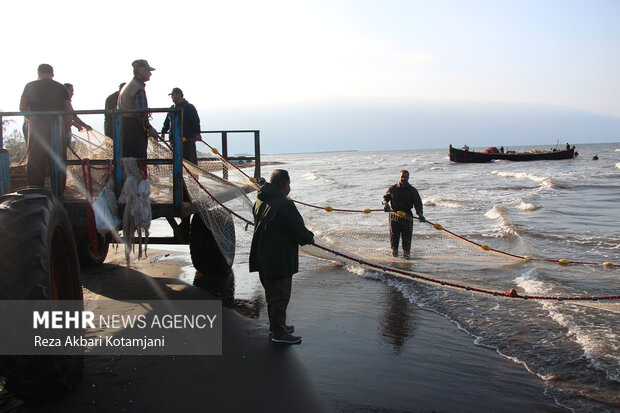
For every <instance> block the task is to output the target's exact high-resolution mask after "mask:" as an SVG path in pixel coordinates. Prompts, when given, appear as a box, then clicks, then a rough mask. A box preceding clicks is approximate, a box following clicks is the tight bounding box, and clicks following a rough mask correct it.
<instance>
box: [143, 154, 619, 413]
mask: <svg viewBox="0 0 620 413" xmlns="http://www.w3.org/2000/svg"><path fill="white" fill-rule="evenodd" d="M571 144H572V143H571ZM576 147H577V151H578V153H579V155H578V156H577V157H576V158H575V159H570V160H559V161H534V162H510V161H503V160H502V161H495V162H491V163H485V164H458V163H453V162H451V161H450V160H449V156H448V148H441V149H425V150H399V151H368V152H362V151H348V152H327V153H301V154H273V155H262V161H263V162H264V166H263V167H262V173H261V174H262V176H264V177H266V178H268V177H269V175H270V174H271V172H272V171H273V170H274V169H276V168H281V169H286V170H287V171H289V174H290V177H291V193H290V195H289V196H290V197H291V198H292V199H294V200H296V201H301V202H302V203H304V204H308V205H313V206H314V207H308V206H306V205H304V204H298V209H299V211H300V213H301V215H302V216H303V217H304V220H305V221H306V225H307V226H308V227H309V228H310V229H311V230H312V231H313V232H314V233H315V235H316V237H315V241H316V242H317V243H322V244H323V243H327V244H328V245H330V246H334V245H336V246H337V247H334V248H337V249H338V250H339V252H341V253H345V254H346V253H353V255H354V256H355V257H358V258H361V259H363V260H368V261H370V262H379V263H380V264H381V265H384V266H386V267H390V268H393V267H394V268H399V269H402V270H405V271H406V272H408V273H411V274H423V275H424V276H426V277H431V278H433V279H435V280H438V281H449V282H453V283H458V284H461V285H467V286H472V287H478V288H482V289H487V290H492V291H499V292H502V291H510V290H511V289H515V290H516V291H517V292H518V293H519V294H521V295H528V296H546V297H565V298H566V297H588V298H595V297H605V296H619V295H620V266H618V265H620V207H619V205H620V143H606V144H583V145H579V144H577V145H576ZM480 149H484V148H471V150H480ZM505 149H506V150H515V151H529V150H531V149H549V147H548V146H534V147H532V146H523V147H519V146H514V147H506V148H505ZM595 156H597V157H598V159H597V160H593V157H595ZM403 169H405V170H408V171H409V172H410V180H409V182H410V183H411V184H412V185H413V186H414V187H416V188H417V190H418V191H419V193H420V196H421V198H422V201H423V205H424V215H425V217H426V219H427V220H428V221H430V222H432V223H434V224H440V225H441V226H442V227H443V228H445V229H448V230H449V231H451V232H453V233H455V234H457V235H458V236H460V237H462V238H464V239H467V240H471V241H474V242H475V243H477V244H484V245H488V246H489V247H491V248H493V249H497V250H500V251H504V252H507V253H510V254H515V255H518V256H527V257H533V258H537V259H548V260H549V261H541V260H533V261H525V260H502V259H499V260H494V259H489V260H484V259H483V260H480V259H477V258H476V259H472V257H478V258H479V257H480V249H479V248H472V246H471V245H470V244H467V243H461V244H460V245H461V247H458V248H456V249H455V248H454V244H455V242H454V240H453V239H452V238H446V237H441V236H438V235H437V231H436V230H435V229H434V228H433V226H432V225H429V224H421V223H419V222H415V223H414V230H413V232H414V235H413V241H412V244H413V253H412V259H411V260H404V259H402V258H393V257H392V256H391V250H390V246H389V241H388V227H387V216H386V214H385V213H384V212H383V211H381V209H382V205H381V200H382V197H383V194H384V193H385V191H386V189H387V187H388V186H389V185H392V184H395V183H397V181H398V178H399V172H400V171H401V170H403ZM252 196H255V194H254V195H250V198H251V199H250V201H252V200H253V198H252ZM326 206H330V207H332V208H334V209H347V210H356V211H361V210H364V209H371V210H373V212H372V213H371V214H364V213H357V214H356V213H346V212H341V213H339V212H337V211H334V212H326V211H325V210H324V207H326ZM316 207H320V208H316ZM237 212H239V213H240V214H241V215H244V216H246V217H247V218H249V219H251V212H250V213H249V215H248V212H249V211H248V210H245V211H237ZM155 226H157V225H155ZM163 226H166V224H165V223H164V224H163ZM244 226H245V229H242V230H241V231H239V228H240V227H241V228H243V227H244ZM243 232H245V234H243ZM243 239H245V241H243ZM248 239H251V228H250V229H249V230H248V226H247V225H245V224H244V225H241V226H237V242H238V251H237V256H236V257H235V265H237V268H241V267H243V268H246V267H247V260H248V254H247V253H248V251H247V249H248V244H249V243H248ZM378 240H379V241H378ZM332 241H333V242H332ZM336 241H337V242H336ZM428 244H432V246H433V248H434V250H435V251H438V252H441V251H442V250H449V251H450V254H448V255H451V257H450V258H449V259H446V257H445V256H442V254H440V253H439V254H430V255H429V254H428V249H425V248H423V246H426V245H428ZM457 244H458V243H457ZM308 257H309V258H308ZM330 259H331V260H333V261H334V262H339V263H340V265H339V266H335V267H333V271H339V272H341V273H342V274H341V275H342V276H344V277H350V278H351V279H356V280H361V281H362V283H361V285H362V286H363V285H367V288H368V289H370V290H372V288H374V287H373V285H375V283H377V282H380V283H384V284H385V285H386V286H387V287H389V288H390V289H392V290H393V291H394V292H395V293H396V294H398V295H399V300H400V299H402V300H406V302H407V303H408V305H414V306H417V307H419V308H420V309H423V310H426V311H430V312H433V313H436V314H439V315H441V316H443V317H445V318H446V319H448V320H449V321H450V322H452V323H454V325H456V326H457V327H458V329H460V330H462V331H463V332H464V333H465V334H467V335H469V336H470V337H471V343H472V344H471V345H472V346H481V347H484V348H488V349H490V350H493V351H496V352H497V353H498V354H500V355H501V356H502V357H504V358H506V359H508V360H510V361H511V362H513V363H515V364H517V365H521V366H523V367H524V368H525V369H527V371H528V372H529V373H531V374H532V375H535V376H537V377H538V378H540V380H542V382H543V383H544V388H545V395H546V397H548V398H549V399H550V400H553V402H554V403H555V404H556V405H557V406H559V407H561V408H564V409H567V410H569V411H574V412H582V411H586V412H618V411H620V300H592V299H590V300H585V301H573V300H569V299H563V300H558V299H549V300H534V299H528V300H524V299H522V298H518V299H515V298H508V297H504V296H494V295H488V294H480V293H475V292H472V291H467V290H463V289H455V288H450V287H448V286H446V285H442V284H440V283H428V282H420V281H419V279H417V280H416V279H415V278H414V279H411V277H402V276H399V275H398V274H395V273H393V272H389V271H388V272H385V271H382V270H381V269H377V268H369V267H368V266H367V265H361V264H359V263H357V262H355V261H350V260H346V259H343V257H342V256H331V257H329V256H327V257H323V258H314V256H313V254H312V251H310V254H309V255H307V256H306V258H304V259H303V265H304V271H309V272H312V271H313V270H316V271H321V268H324V266H325V261H326V260H330ZM559 260H570V261H576V262H586V263H589V264H570V265H560V264H559V263H558V261H559ZM603 263H613V264H616V266H604V265H603ZM186 270H187V274H186V276H185V278H186V281H188V282H191V281H192V280H193V278H194V275H195V272H194V271H193V268H191V266H188V267H187V269H186ZM256 278H257V277H250V278H247V279H246V280H245V281H244V280H243V279H242V277H239V279H238V280H237V279H236V280H235V293H234V294H235V301H237V302H238V304H239V306H240V307H243V302H244V301H245V302H246V304H247V303H248V302H253V301H255V300H256V296H257V295H258V294H260V291H261V287H260V284H259V283H258V282H257V281H256ZM248 280H251V281H248ZM362 288H363V287H362ZM397 301H398V300H397ZM250 305H254V304H251V303H250ZM342 305H343V306H346V305H347V303H346V302H343V303H342ZM240 312H241V313H244V311H243V309H242V308H240ZM250 312H251V311H250ZM251 316H252V317H258V316H257V315H256V314H254V315H251ZM387 322H388V323H389V321H387ZM389 328H390V327H389V326H386V328H385V329H387V330H389ZM500 410H501V408H500Z"/></svg>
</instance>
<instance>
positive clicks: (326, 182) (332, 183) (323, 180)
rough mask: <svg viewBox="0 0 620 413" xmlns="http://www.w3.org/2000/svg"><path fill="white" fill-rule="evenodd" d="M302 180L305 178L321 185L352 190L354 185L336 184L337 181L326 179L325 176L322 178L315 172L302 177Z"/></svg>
mask: <svg viewBox="0 0 620 413" xmlns="http://www.w3.org/2000/svg"><path fill="white" fill-rule="evenodd" d="M304 178H306V179H307V180H309V181H314V182H318V183H319V184H321V185H330V186H336V187H338V188H352V187H354V185H350V184H343V183H341V182H338V181H337V180H335V179H333V178H330V177H327V176H322V175H320V174H318V173H316V172H307V173H306V174H305V175H304Z"/></svg>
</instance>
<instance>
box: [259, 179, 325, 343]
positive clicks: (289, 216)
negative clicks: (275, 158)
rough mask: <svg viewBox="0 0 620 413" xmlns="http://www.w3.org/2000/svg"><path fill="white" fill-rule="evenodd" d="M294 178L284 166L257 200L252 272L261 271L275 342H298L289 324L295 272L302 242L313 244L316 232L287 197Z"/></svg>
mask: <svg viewBox="0 0 620 413" xmlns="http://www.w3.org/2000/svg"><path fill="white" fill-rule="evenodd" d="M290 191H291V179H290V177H289V175H288V172H287V171H285V170H284V169H276V170H275V171H273V173H272V174H271V178H270V183H266V184H265V185H263V186H262V187H261V188H260V189H259V190H258V199H257V200H256V203H254V211H253V212H254V223H255V226H254V235H253V237H252V247H251V249H250V272H254V271H258V274H259V277H260V281H261V284H262V285H263V287H264V288H265V299H266V301H267V312H268V314H269V327H270V332H271V341H273V342H274V343H285V344H297V343H301V337H298V336H294V335H292V333H293V332H294V331H295V329H294V327H293V326H287V325H286V308H287V306H288V303H289V300H290V298H291V285H292V281H293V274H295V273H296V272H297V271H299V245H306V244H310V243H312V241H313V239H314V234H313V233H312V232H311V231H309V230H308V229H307V228H306V226H305V225H304V220H303V218H302V217H301V215H300V214H299V211H297V208H296V207H295V204H294V203H293V201H291V200H290V199H288V198H287V195H288V194H289V192H290Z"/></svg>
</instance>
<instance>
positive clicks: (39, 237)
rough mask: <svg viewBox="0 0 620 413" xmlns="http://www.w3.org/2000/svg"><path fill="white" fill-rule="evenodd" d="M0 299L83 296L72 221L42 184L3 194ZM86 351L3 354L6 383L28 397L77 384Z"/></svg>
mask: <svg viewBox="0 0 620 413" xmlns="http://www.w3.org/2000/svg"><path fill="white" fill-rule="evenodd" d="M0 232H1V233H2V237H0V299H2V300H78V301H82V285H81V282H80V265H79V262H78V259H77V250H76V244H75V240H74V238H73V232H72V228H71V222H70V221H69V218H68V216H67V213H66V211H65V209H64V207H63V205H62V203H61V202H60V200H59V199H58V198H56V197H55V196H53V195H52V194H51V192H50V191H48V190H46V189H43V188H26V189H22V190H19V191H17V192H14V193H10V194H7V195H4V196H1V197H0ZM83 365H84V358H83V356H68V355H65V356H62V355H58V356H57V355H54V356H1V357H0V376H3V377H5V378H6V382H5V387H6V388H7V389H8V390H10V391H12V392H14V393H15V394H17V395H18V396H19V397H21V398H24V399H34V400H50V399H53V398H57V397H59V396H60V395H62V394H64V393H66V392H67V391H70V390H73V389H74V388H75V385H76V383H77V382H78V381H79V379H80V378H81V376H82V367H83Z"/></svg>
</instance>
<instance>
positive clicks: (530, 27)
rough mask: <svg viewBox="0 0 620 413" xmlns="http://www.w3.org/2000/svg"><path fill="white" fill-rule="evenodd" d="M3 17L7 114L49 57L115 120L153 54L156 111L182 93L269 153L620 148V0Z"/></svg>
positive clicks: (148, 7) (85, 6) (147, 6)
mask: <svg viewBox="0 0 620 413" xmlns="http://www.w3.org/2000/svg"><path fill="white" fill-rule="evenodd" d="M3 10H4V12H3V13H2V25H1V26H0V30H1V32H2V38H3V39H4V42H3V45H2V49H3V52H4V53H3V56H4V59H3V63H2V69H1V70H2V76H1V77H0V82H1V83H2V94H1V95H0V109H2V110H4V111H13V110H17V108H18V104H19V98H20V96H21V92H22V90H23V87H24V85H25V84H26V83H27V82H28V81H30V80H34V79H35V78H36V68H37V66H38V65H39V64H40V63H43V62H45V63H50V64H52V65H53V66H54V69H55V74H56V77H55V79H56V80H58V81H60V82H62V83H64V82H70V83H73V84H74V85H75V96H74V100H73V105H74V107H75V108H76V109H102V108H103V103H104V101H105V98H106V96H107V95H109V94H110V93H112V92H114V90H115V89H116V87H117V85H118V84H119V83H120V82H122V81H126V80H129V79H130V78H131V74H132V73H131V70H132V69H131V62H132V61H133V60H135V59H138V58H144V59H148V61H149V63H150V64H151V65H152V66H154V67H155V68H156V70H155V71H154V72H153V76H152V78H151V81H150V82H149V83H148V84H147V95H148V99H149V105H150V106H151V107H167V106H169V105H170V103H171V102H170V99H169V96H168V95H167V94H168V93H169V92H170V90H171V89H172V87H177V86H178V87H180V88H182V89H183V91H184V92H185V96H186V98H187V99H188V100H189V101H190V102H191V103H194V104H195V105H196V107H197V108H198V110H199V113H200V114H201V118H202V119H203V125H202V126H203V129H208V130H213V129H260V130H261V136H262V140H263V150H264V151H265V152H268V153H278V152H298V151H322V150H349V149H358V150H373V149H418V148H435V147H443V146H447V145H448V144H449V143H452V144H454V145H457V146H461V145H463V144H465V143H467V144H468V145H470V146H476V145H480V146H488V145H491V144H494V145H498V146H499V145H500V144H503V145H505V146H506V145H516V144H533V143H540V142H543V143H544V144H552V143H555V142H556V140H557V139H561V140H570V141H571V143H572V142H575V143H587V142H618V141H620V70H619V68H620V2H619V1H617V0H592V1H572V0H532V1H530V0H513V1H508V0H485V1H474V0H433V1H417V0H410V1H405V0H402V1H399V0H376V1H375V0H325V1H295V0H287V1H272V0H262V1H235V0H227V1H221V0H218V1H204V0H203V1H186V0H178V1H175V2H170V1H158V0H157V1H150V2H133V1H123V2H121V1H116V0H111V1H107V2H105V3H104V2H86V1H62V0H60V1H56V2H50V1H28V0H22V1H20V2H9V3H7V4H5V5H4V6H3ZM85 119H86V120H87V121H88V122H89V123H91V124H93V126H95V127H98V128H100V127H101V125H102V121H101V119H99V118H98V117H88V118H85ZM154 123H155V124H156V125H159V124H160V123H161V122H160V119H159V117H157V116H156V117H155V122H154ZM250 149H251V147H249V148H248V150H247V151H248V152H249V151H250ZM239 151H241V152H244V150H243V149H242V148H240V149H239Z"/></svg>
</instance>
